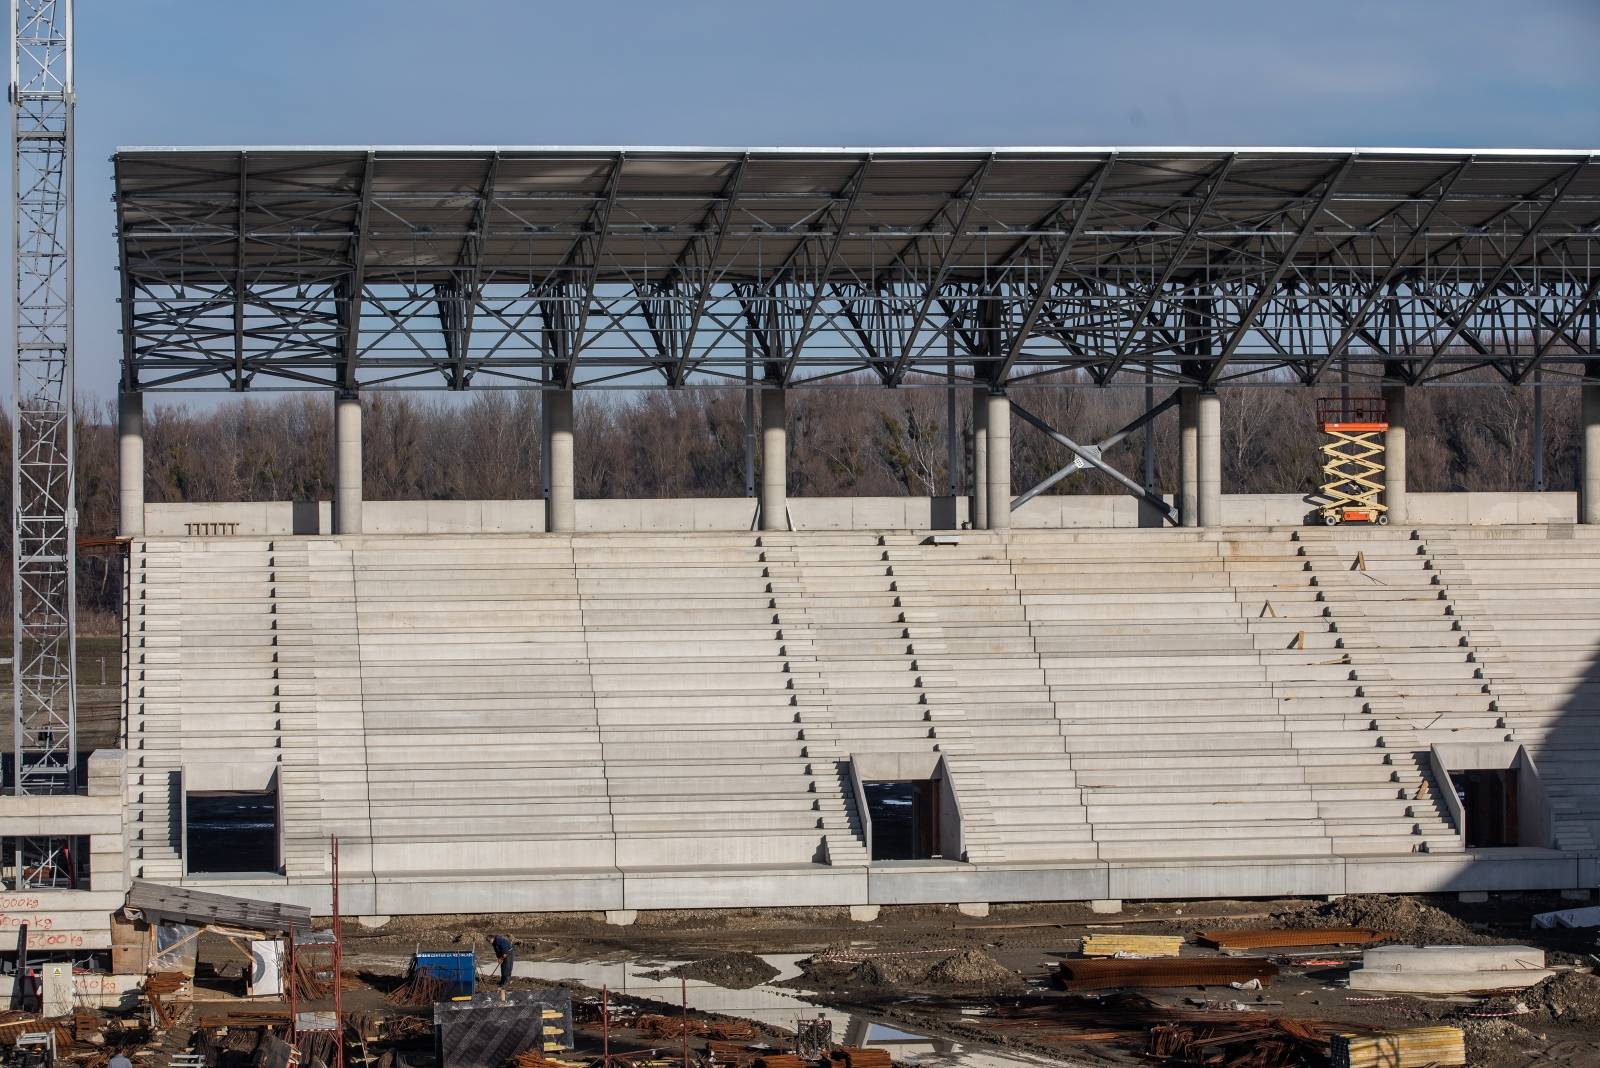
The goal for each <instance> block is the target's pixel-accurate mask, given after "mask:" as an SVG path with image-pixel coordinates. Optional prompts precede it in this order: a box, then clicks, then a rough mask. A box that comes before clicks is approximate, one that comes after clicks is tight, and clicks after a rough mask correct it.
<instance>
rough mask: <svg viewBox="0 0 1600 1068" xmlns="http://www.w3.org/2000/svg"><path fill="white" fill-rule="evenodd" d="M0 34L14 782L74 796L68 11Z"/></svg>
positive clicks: (55, 6)
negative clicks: (9, 287)
mask: <svg viewBox="0 0 1600 1068" xmlns="http://www.w3.org/2000/svg"><path fill="white" fill-rule="evenodd" d="M11 25H12V32H13V45H14V47H13V50H12V55H11V88H10V95H11V148H12V161H13V167H12V184H11V239H12V255H13V257H14V264H15V267H14V280H15V283H16V286H15V290H14V293H13V296H12V304H11V313H12V319H11V344H12V352H13V353H14V362H13V364H12V371H13V374H12V394H11V396H12V402H13V404H14V405H15V410H14V417H13V419H12V423H11V435H12V437H11V495H12V499H11V506H12V536H13V543H12V578H13V584H14V585H13V591H14V601H13V605H12V608H13V619H12V627H13V631H12V634H13V642H14V654H15V655H14V659H13V660H12V678H13V683H14V687H15V695H16V709H15V719H14V721H13V731H14V734H13V741H14V746H15V757H16V764H15V767H14V772H13V779H12V782H13V784H14V788H15V792H16V793H18V794H44V793H57V792H61V791H65V790H69V789H71V788H72V785H73V782H72V780H73V772H74V770H75V767H76V764H77V718H78V717H77V695H76V693H75V691H74V685H73V683H74V675H75V673H76V665H75V663H74V653H75V652H76V647H77V636H76V632H75V627H74V624H75V622H76V616H77V610H76V606H75V600H76V585H77V583H76V579H75V577H74V564H75V562H76V561H75V556H76V551H75V550H76V534H77V525H78V516H77V507H76V505H75V503H74V499H73V440H72V439H73V433H72V397H73V379H72V343H73V337H72V325H73V324H72V320H73V264H72V180H73V174H72V163H73V160H72V154H73V153H72V113H73V107H74V92H73V84H72V0H12V2H11ZM29 845H31V846H33V847H34V848H29V846H28V845H25V846H24V848H23V849H22V850H21V851H20V853H21V854H22V855H29V854H36V853H38V852H42V853H43V856H45V857H47V856H48V855H49V853H50V852H51V851H50V850H49V847H48V845H47V843H46V842H45V841H43V840H40V841H37V842H32V843H29ZM18 859H19V871H18V883H19V885H21V884H22V883H23V882H25V881H26V880H25V879H24V878H23V868H24V865H23V863H22V856H19V858H18ZM41 859H43V858H42V857H41Z"/></svg>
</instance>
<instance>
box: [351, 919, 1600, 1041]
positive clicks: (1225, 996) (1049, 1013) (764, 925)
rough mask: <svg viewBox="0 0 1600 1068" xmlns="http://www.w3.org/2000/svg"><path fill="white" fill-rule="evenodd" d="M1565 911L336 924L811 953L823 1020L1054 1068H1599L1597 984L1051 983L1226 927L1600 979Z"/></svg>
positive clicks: (410, 935) (1299, 961) (539, 953)
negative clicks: (1453, 953) (1321, 1032)
mask: <svg viewBox="0 0 1600 1068" xmlns="http://www.w3.org/2000/svg"><path fill="white" fill-rule="evenodd" d="M1573 904H1574V903H1573V902H1570V901H1562V900H1560V899H1559V898H1557V897H1556V896H1555V895H1553V894H1551V895H1541V894H1526V895H1497V896H1495V897H1494V898H1493V899H1491V901H1489V902H1488V903H1485V904H1462V903H1459V902H1457V901H1456V900H1455V899H1454V897H1441V898H1431V899H1430V898H1381V897H1349V898H1343V899H1340V900H1337V901H1334V902H1307V901H1233V902H1229V901H1211V902H1203V903H1190V904H1183V903H1160V904H1147V905H1137V906H1135V905H1130V906H1129V907H1128V908H1127V910H1126V911H1125V912H1124V913H1122V914H1120V915H1114V916H1102V915H1096V914H1094V913H1093V912H1091V911H1090V910H1089V909H1088V907H1087V906H1081V905H1016V906H996V907H995V908H994V909H993V910H992V912H991V913H990V915H989V916H987V917H985V918H973V917H969V916H966V915H963V914H961V913H960V912H958V911H957V910H955V909H954V908H944V907H931V906H917V907H906V908H895V909H891V908H885V909H884V910H883V911H882V913H881V915H880V917H879V919H877V920H876V921H874V922H870V923H858V922H852V921H851V920H850V919H849V915H848V912H847V910H844V909H831V908H816V909H786V910H773V911H739V910H728V911H717V912H661V913H644V914H641V915H640V917H639V920H638V922H637V923H635V924H634V925H632V926H629V927H612V926H607V925H606V924H605V923H604V920H603V917H602V916H600V915H598V914H582V915H579V914H561V915H545V916H530V915H507V916H472V917H468V916H453V917H417V918H407V919H396V920H393V921H391V922H390V923H388V924H387V925H385V926H384V927H382V928H381V929H377V930H366V929H361V928H359V927H357V926H356V925H354V924H350V925H348V926H347V931H348V937H347V943H346V947H347V948H346V953H347V955H348V958H349V959H351V960H352V961H353V962H359V961H360V960H362V959H363V958H369V959H375V960H377V959H381V960H386V961H393V960H396V959H400V958H403V957H405V956H407V955H409V954H410V953H411V952H413V951H414V950H416V949H417V948H419V947H420V948H424V949H429V948H432V949H446V948H457V949H467V948H472V949H475V950H476V951H477V952H478V954H479V959H480V961H481V962H483V963H485V964H487V963H488V962H489V961H490V960H491V959H492V955H491V954H490V953H489V951H488V947H487V939H488V937H489V936H490V935H492V934H494V933H505V934H506V935H508V936H509V937H511V938H512V940H513V941H514V942H515V943H516V944H517V947H518V950H517V952H518V957H519V959H521V960H527V961H569V962H579V961H660V962H666V963H667V964H670V962H675V961H677V962H682V961H690V962H700V963H698V964H695V963H691V964H689V965H688V966H686V967H683V968H681V969H680V970H679V972H673V973H672V974H679V973H681V974H685V975H687V976H688V977H690V978H697V979H703V980H705V981H709V982H712V983H716V984H717V985H722V986H728V987H730V988H737V987H745V986H750V985H754V984H755V983H759V982H761V981H762V979H761V976H760V974H759V972H760V970H761V965H762V962H760V961H759V960H755V961H754V963H753V964H752V959H753V958H751V957H749V956H748V954H762V953H766V954H771V953H804V954H811V955H816V956H819V957H820V959H819V960H818V961H815V962H813V963H812V964H810V965H808V966H807V971H806V972H805V973H804V974H803V975H802V976H801V977H799V978H796V979H790V980H786V981H785V985H786V986H788V987H790V988H792V989H793V991H794V992H796V993H800V994H802V995H803V996H806V997H809V998H811V999H812V1000H815V1001H816V1002H818V1003H820V1004H826V1005H829V1006H831V1007H834V1008H837V1009H840V1010H844V1011H849V1012H853V1013H857V1014H859V1015H863V1016H865V1017H868V1018H870V1019H875V1020H878V1021H881V1022H885V1023H888V1024H890V1025H893V1026H896V1027H898V1028H901V1029H903V1030H906V1031H909V1032H915V1033H918V1034H922V1035H930V1036H939V1037H945V1038H950V1039H955V1040H961V1041H965V1042H976V1043H980V1044H983V1045H987V1046H992V1047H994V1048H996V1049H1011V1050H1016V1051H1027V1052H1030V1053H1034V1054H1043V1055H1045V1056H1047V1057H1048V1058H1049V1059H1051V1060H1054V1061H1057V1062H1059V1063H1065V1064H1079V1065H1091V1066H1124V1065H1134V1064H1144V1065H1148V1064H1151V1063H1162V1062H1161V1061H1159V1060H1155V1061H1152V1059H1151V1057H1150V1056H1149V1055H1148V1053H1147V1052H1146V1049H1145V1046H1146V1044H1147V1037H1146V1033H1147V1032H1148V1029H1149V1026H1151V1025H1153V1024H1155V1023H1160V1022H1162V1021H1163V1020H1166V1019H1169V1018H1170V1017H1171V1015H1172V1014H1174V1013H1191V1014H1192V1013H1196V1012H1204V1013H1205V1014H1206V1015H1205V1017H1204V1019H1207V1020H1212V1019H1214V1020H1216V1021H1219V1022H1222V1023H1224V1024H1233V1023H1236V1022H1237V1021H1238V1020H1240V1019H1247V1018H1248V1019H1253V1020H1260V1019H1264V1018H1271V1017H1275V1016H1287V1017H1293V1018H1295V1019H1301V1020H1311V1021H1318V1022H1321V1023H1323V1024H1326V1025H1330V1026H1333V1027H1336V1028H1337V1027H1352V1028H1358V1029H1359V1028H1392V1027H1405V1026H1418V1025H1422V1024H1427V1023H1434V1022H1437V1023H1450V1024H1455V1025H1457V1026H1461V1027H1463V1028H1464V1029H1465V1030H1466V1031H1467V1034H1468V1041H1469V1048H1470V1050H1471V1052H1472V1059H1471V1064H1472V1065H1473V1066H1474V1068H1522V1066H1531V1065H1541V1066H1542V1065H1574V1066H1576V1065H1600V979H1594V978H1591V977H1590V976H1587V975H1576V976H1570V977H1562V978H1561V979H1559V980H1556V981H1553V982H1552V984H1551V985H1550V986H1549V987H1548V988H1541V989H1539V990H1536V991H1533V992H1530V993H1528V994H1525V995H1520V996H1517V997H1511V998H1501V999H1498V1000H1485V999H1479V998H1445V997H1437V998H1424V997H1410V996H1393V997H1389V996H1372V995H1359V994H1355V993H1352V992H1349V991H1347V990H1346V989H1345V987H1344V984H1343V980H1344V977H1345V976H1346V974H1347V973H1348V967H1349V965H1350V964H1355V963H1359V960H1360V951H1359V950H1358V949H1348V950H1344V951H1340V950H1337V949H1319V950H1315V951H1300V950H1297V951H1293V952H1292V954H1280V955H1273V954H1270V953H1267V954H1264V955H1268V956H1271V958H1272V959H1273V960H1275V961H1276V962H1278V963H1279V965H1280V967H1281V968H1282V975H1281V976H1280V978H1279V979H1278V980H1276V981H1274V982H1272V983H1271V984H1269V985H1268V986H1267V987H1266V988H1265V989H1263V990H1261V991H1237V990H1233V989H1230V988H1222V989H1217V988H1210V989H1201V988H1193V989H1184V990H1159V991H1143V992H1141V993H1140V994H1137V995H1127V994H1122V995H1118V994H1115V993H1112V992H1107V993H1106V994H1103V995H1102V994H1097V995H1091V996H1081V995H1078V996H1069V995H1067V994H1066V993H1065V992H1064V991H1061V990H1060V989H1058V988H1056V987H1055V986H1054V984H1053V983H1052V981H1051V975H1052V973H1053V971H1054V969H1055V966H1056V964H1057V962H1059V961H1060V960H1062V959H1064V958H1066V957H1069V956H1072V955H1073V954H1074V953H1075V952H1076V950H1077V947H1078V942H1079V940H1080V939H1081V938H1082V937H1083V936H1084V935H1085V934H1088V933H1090V932H1096V931H1099V932H1116V931H1121V932H1124V933H1138V934H1181V935H1185V936H1188V937H1189V938H1190V940H1191V942H1190V944H1186V945H1185V946H1184V950H1183V955H1184V956H1186V957H1188V956H1207V955H1215V951H1212V950H1208V949H1205V948H1203V947H1200V946H1197V945H1194V944H1192V939H1193V935H1194V934H1195V932H1197V931H1199V930H1203V929H1206V928H1214V927H1226V926H1230V925H1231V926H1252V927H1254V926H1291V927H1304V926H1333V925H1352V926H1373V927H1379V928H1383V929H1386V930H1392V931H1394V932H1395V934H1396V941H1402V942H1413V943H1417V944H1421V943H1430V944H1443V943H1453V944H1460V943H1496V942H1498V943H1526V944H1531V945H1535V946H1540V947H1542V948H1544V949H1545V950H1546V951H1547V954H1548V957H1549V960H1550V961H1551V962H1552V963H1553V964H1559V965H1568V966H1574V967H1578V968H1590V967H1594V966H1596V965H1597V964H1600V958H1596V957H1593V956H1591V954H1592V953H1594V952H1595V937H1596V932H1595V931H1592V930H1591V931H1568V930H1558V931H1534V930H1531V929H1530V927H1529V920H1528V918H1529V916H1530V915H1531V914H1533V913H1535V912H1541V911H1547V910H1550V909H1556V908H1565V907H1572V906H1573ZM1558 984H1559V985H1558ZM1521 1006H1526V1007H1527V1008H1528V1010H1529V1011H1526V1012H1522V1011H1520V1007H1521ZM1506 1013H1512V1014H1513V1015H1504V1014H1506ZM1168 1063H1181V1062H1168Z"/></svg>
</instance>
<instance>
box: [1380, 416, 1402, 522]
mask: <svg viewBox="0 0 1600 1068" xmlns="http://www.w3.org/2000/svg"><path fill="white" fill-rule="evenodd" d="M1383 405H1384V407H1385V408H1387V409H1388V413H1389V414H1388V418H1389V429H1388V430H1387V431H1386V432H1385V433H1384V435H1383V503H1384V504H1386V505H1387V506H1388V508H1389V510H1388V512H1386V513H1385V514H1386V515H1388V517H1389V522H1391V523H1404V522H1405V521H1406V387H1404V386H1384V387H1383Z"/></svg>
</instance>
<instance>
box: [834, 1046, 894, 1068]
mask: <svg viewBox="0 0 1600 1068" xmlns="http://www.w3.org/2000/svg"><path fill="white" fill-rule="evenodd" d="M829 1059H830V1060H831V1061H832V1062H833V1063H834V1064H835V1065H842V1066H843V1068H890V1066H891V1065H892V1064H893V1063H894V1061H893V1059H892V1058H891V1057H890V1056H889V1051H888V1050H886V1049H868V1048H864V1047H861V1046H840V1047H839V1048H838V1049H836V1050H834V1051H833V1053H831V1054H830V1055H829Z"/></svg>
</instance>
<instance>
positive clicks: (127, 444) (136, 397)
mask: <svg viewBox="0 0 1600 1068" xmlns="http://www.w3.org/2000/svg"><path fill="white" fill-rule="evenodd" d="M117 466H118V471H119V475H118V488H117V499H118V502H119V505H118V520H117V529H118V531H119V532H120V533H121V534H122V536H123V537H125V538H137V537H140V536H142V535H143V534H144V394H143V393H132V392H126V391H124V392H120V393H118V394H117Z"/></svg>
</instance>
